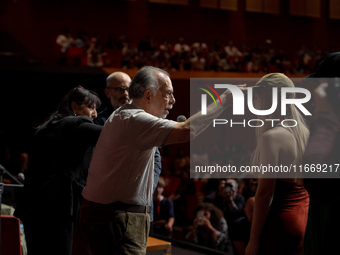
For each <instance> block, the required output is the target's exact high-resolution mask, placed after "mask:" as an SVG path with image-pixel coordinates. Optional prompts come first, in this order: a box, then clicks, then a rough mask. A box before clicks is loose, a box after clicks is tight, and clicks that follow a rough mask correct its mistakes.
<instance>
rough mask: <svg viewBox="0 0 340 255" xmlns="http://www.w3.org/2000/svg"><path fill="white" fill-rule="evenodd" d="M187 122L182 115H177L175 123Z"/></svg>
mask: <svg viewBox="0 0 340 255" xmlns="http://www.w3.org/2000/svg"><path fill="white" fill-rule="evenodd" d="M186 120H187V118H186V117H185V116H184V115H179V116H178V117H177V122H184V121H186Z"/></svg>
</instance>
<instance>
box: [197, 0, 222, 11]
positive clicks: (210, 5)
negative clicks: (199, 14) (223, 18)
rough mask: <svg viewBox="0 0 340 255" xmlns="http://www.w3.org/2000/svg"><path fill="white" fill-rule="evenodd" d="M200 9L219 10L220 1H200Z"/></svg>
mask: <svg viewBox="0 0 340 255" xmlns="http://www.w3.org/2000/svg"><path fill="white" fill-rule="evenodd" d="M200 7H203V8H214V9H217V8H218V0H200Z"/></svg>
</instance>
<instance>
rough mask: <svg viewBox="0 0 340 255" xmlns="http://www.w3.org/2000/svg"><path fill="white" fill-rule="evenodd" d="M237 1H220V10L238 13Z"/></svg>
mask: <svg viewBox="0 0 340 255" xmlns="http://www.w3.org/2000/svg"><path fill="white" fill-rule="evenodd" d="M237 4H238V2H237V0H220V8H221V9H222V10H229V11H237V10H238V8H237Z"/></svg>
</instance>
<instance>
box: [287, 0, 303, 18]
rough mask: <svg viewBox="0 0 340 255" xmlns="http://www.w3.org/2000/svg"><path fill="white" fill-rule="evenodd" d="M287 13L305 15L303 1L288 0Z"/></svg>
mask: <svg viewBox="0 0 340 255" xmlns="http://www.w3.org/2000/svg"><path fill="white" fill-rule="evenodd" d="M289 14H290V15H293V16H305V1H304V0H289Z"/></svg>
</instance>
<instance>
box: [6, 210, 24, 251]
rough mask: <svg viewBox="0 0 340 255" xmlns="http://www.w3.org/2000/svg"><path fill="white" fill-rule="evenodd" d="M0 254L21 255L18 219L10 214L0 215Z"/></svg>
mask: <svg viewBox="0 0 340 255" xmlns="http://www.w3.org/2000/svg"><path fill="white" fill-rule="evenodd" d="M1 254H4V255H22V248H21V242H20V220H19V219H18V218H15V217H14V216H12V215H1Z"/></svg>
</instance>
